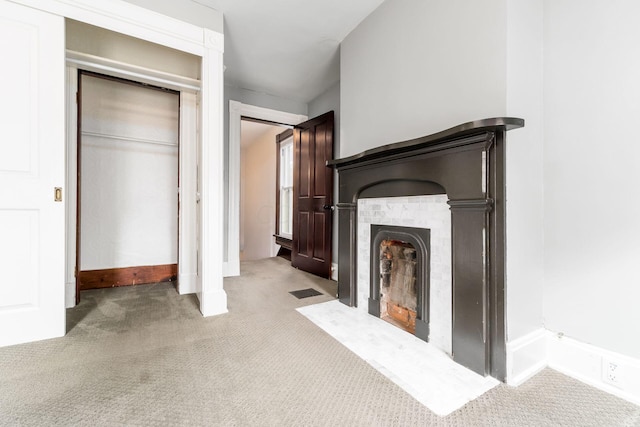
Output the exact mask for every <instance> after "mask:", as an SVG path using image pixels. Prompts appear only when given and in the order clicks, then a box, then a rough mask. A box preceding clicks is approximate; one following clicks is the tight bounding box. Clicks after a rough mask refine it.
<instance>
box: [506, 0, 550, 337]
mask: <svg viewBox="0 0 640 427" xmlns="http://www.w3.org/2000/svg"><path fill="white" fill-rule="evenodd" d="M507 13H508V15H507V16H508V19H507V80H506V84H507V115H509V116H513V117H522V118H524V119H525V127H524V128H522V129H518V130H515V131H512V132H509V133H508V134H507V145H506V157H507V166H506V186H507V194H506V197H507V204H506V207H507V211H506V220H507V242H506V248H507V262H506V274H507V292H506V298H507V301H506V311H507V319H508V322H507V340H508V341H512V340H514V339H516V338H519V337H521V336H524V335H526V334H527V333H529V332H532V331H534V330H536V329H538V328H540V327H541V326H542V304H543V292H544V286H543V281H544V256H543V254H544V232H543V227H544V212H543V209H544V203H543V194H544V182H543V172H542V171H543V145H544V144H543V139H544V122H543V74H542V72H543V69H542V67H543V64H542V59H543V7H542V2H541V1H540V0H518V1H509V2H507Z"/></svg>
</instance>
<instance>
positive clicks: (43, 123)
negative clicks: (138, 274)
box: [0, 0, 65, 346]
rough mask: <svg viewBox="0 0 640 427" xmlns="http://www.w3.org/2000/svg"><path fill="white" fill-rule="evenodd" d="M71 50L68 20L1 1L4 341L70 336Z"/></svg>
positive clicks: (0, 292)
mask: <svg viewBox="0 0 640 427" xmlns="http://www.w3.org/2000/svg"><path fill="white" fill-rule="evenodd" d="M63 53H64V20H63V18H62V17H60V16H55V15H51V14H49V13H46V12H42V11H38V10H34V9H31V8H28V7H24V6H20V5H17V4H14V3H10V2H7V1H4V0H0V56H1V57H2V58H5V61H6V62H5V65H4V66H3V67H1V68H0V76H1V78H2V81H3V82H5V85H4V88H3V91H4V93H3V101H2V103H0V135H1V137H0V152H1V153H2V155H1V156H0V181H1V182H2V185H1V186H0V236H2V238H1V239H2V244H1V245H0V265H1V267H0V268H1V269H2V271H3V273H4V276H3V280H2V281H1V282H0V346H5V345H12V344H18V343H22V342H28V341H34V340H39V339H46V338H52V337H59V336H62V335H64V333H65V301H64V280H65V277H64V270H65V205H64V202H62V201H60V202H56V201H54V188H55V187H64V182H65V174H64V171H65V169H64V165H65V149H64V148H65V145H64V144H65V133H64V123H65V122H64V119H65V117H64V101H65V96H64V95H65V93H64V82H65V75H64V71H65V67H64V54H63ZM15 64H17V65H15ZM14 65H15V66H14ZM64 192H65V191H64V188H62V196H63V197H64Z"/></svg>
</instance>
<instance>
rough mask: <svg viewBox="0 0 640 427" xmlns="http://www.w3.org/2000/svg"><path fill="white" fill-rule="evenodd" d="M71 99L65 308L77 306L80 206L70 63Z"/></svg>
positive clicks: (74, 87) (68, 85)
mask: <svg viewBox="0 0 640 427" xmlns="http://www.w3.org/2000/svg"><path fill="white" fill-rule="evenodd" d="M66 68H67V70H66V71H67V73H66V74H67V82H66V88H67V93H66V96H67V99H66V100H65V110H66V111H65V114H66V121H67V126H66V136H65V137H66V147H65V153H66V156H67V167H66V171H65V173H66V185H65V188H66V192H67V194H66V197H65V199H64V200H65V202H64V203H65V216H66V226H67V236H66V239H65V253H66V257H65V258H66V268H65V277H66V280H65V292H64V295H65V308H71V307H75V305H76V273H75V270H76V247H77V245H76V219H77V218H76V216H77V210H76V205H77V203H78V196H77V194H76V193H77V189H78V104H77V102H76V94H77V92H78V69H77V68H76V67H75V66H73V65H69V64H67V67H66Z"/></svg>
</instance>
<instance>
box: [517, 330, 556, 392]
mask: <svg viewBox="0 0 640 427" xmlns="http://www.w3.org/2000/svg"><path fill="white" fill-rule="evenodd" d="M548 335H549V332H548V331H547V330H546V329H544V328H540V329H536V330H535V331H533V332H530V333H528V334H527V335H525V336H523V337H520V338H518V339H515V340H513V341H510V342H508V343H507V384H509V385H511V386H514V387H517V386H519V385H520V384H522V383H524V382H525V381H527V380H528V379H529V378H531V377H533V376H534V375H535V374H537V373H538V372H540V371H541V370H543V369H544V368H545V367H546V366H547V338H548Z"/></svg>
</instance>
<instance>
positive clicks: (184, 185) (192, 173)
mask: <svg viewBox="0 0 640 427" xmlns="http://www.w3.org/2000/svg"><path fill="white" fill-rule="evenodd" d="M197 123H198V99H197V95H196V94H195V93H189V92H180V188H179V190H178V192H179V199H178V200H179V201H180V204H179V210H180V214H179V217H178V221H179V223H178V228H179V231H178V233H179V234H178V292H179V293H180V294H181V295H184V294H192V293H195V292H196V290H197V289H196V286H197V277H198V264H197V260H198V235H197V233H198V218H197V208H198V206H197V203H198V202H197V191H198V173H197V167H196V165H197V164H198V147H197V145H198V130H197Z"/></svg>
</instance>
